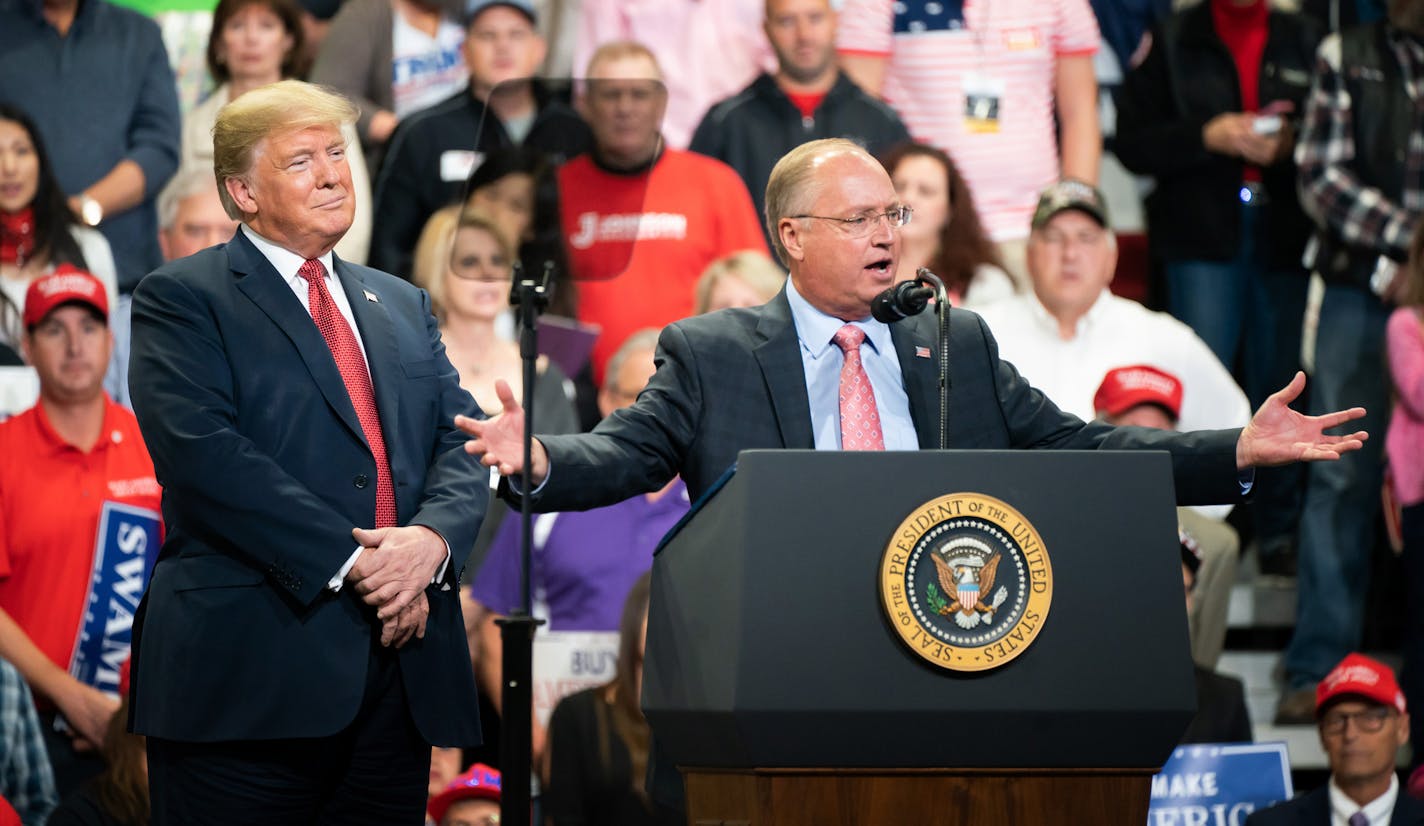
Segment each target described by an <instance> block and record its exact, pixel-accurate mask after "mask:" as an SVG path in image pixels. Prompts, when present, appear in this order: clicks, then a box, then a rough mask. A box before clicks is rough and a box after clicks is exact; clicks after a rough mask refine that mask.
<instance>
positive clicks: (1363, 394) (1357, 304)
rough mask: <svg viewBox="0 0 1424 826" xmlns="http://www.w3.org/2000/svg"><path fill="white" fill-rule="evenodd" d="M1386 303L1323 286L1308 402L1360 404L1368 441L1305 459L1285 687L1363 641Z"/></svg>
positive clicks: (1384, 395)
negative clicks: (1331, 455) (1332, 457)
mask: <svg viewBox="0 0 1424 826" xmlns="http://www.w3.org/2000/svg"><path fill="white" fill-rule="evenodd" d="M1388 317H1389V308H1388V307H1386V306H1385V305H1384V304H1383V303H1382V302H1381V301H1380V300H1379V299H1378V298H1376V297H1375V296H1374V295H1372V294H1370V293H1369V292H1368V291H1366V290H1363V289H1359V288H1357V287H1348V286H1334V285H1332V286H1327V287H1326V288H1325V300H1324V302H1322V304H1321V307H1320V328H1319V333H1318V337H1317V343H1316V346H1315V376H1314V380H1313V382H1312V384H1313V393H1312V395H1311V411H1312V412H1313V413H1315V414H1320V413H1325V412H1328V411H1335V410H1343V409H1345V408H1349V407H1356V406H1361V407H1364V408H1365V410H1366V411H1367V413H1366V415H1365V417H1364V418H1363V419H1360V420H1357V421H1354V422H1351V423H1350V424H1349V425H1347V426H1346V428H1345V431H1346V432H1351V431H1355V430H1367V431H1369V433H1370V439H1369V440H1368V441H1366V442H1365V446H1364V449H1362V450H1358V451H1355V452H1354V453H1347V454H1345V456H1344V457H1343V458H1341V459H1340V460H1339V461H1336V462H1315V463H1313V464H1311V465H1310V466H1309V470H1308V472H1307V485H1306V493H1305V505H1304V512H1303V515H1302V517H1301V521H1300V571H1299V578H1298V580H1297V587H1298V591H1297V600H1298V601H1297V604H1296V612H1295V616H1296V621H1295V633H1294V634H1292V635H1291V641H1290V645H1289V646H1287V648H1286V654H1285V668H1286V677H1287V680H1288V682H1289V687H1290V688H1292V689H1296V688H1304V687H1306V686H1309V685H1310V684H1312V683H1315V682H1318V681H1319V680H1320V679H1321V678H1322V677H1324V676H1325V675H1326V674H1327V673H1329V671H1330V669H1331V668H1334V667H1335V664H1336V663H1338V662H1339V661H1340V660H1341V659H1342V658H1344V656H1345V655H1346V654H1348V653H1350V652H1351V651H1354V650H1355V649H1356V648H1358V647H1359V644H1360V634H1361V631H1362V629H1363V628H1364V614H1365V605H1364V601H1365V591H1366V589H1367V587H1368V586H1369V573H1370V555H1371V553H1373V551H1374V545H1375V521H1376V519H1377V517H1378V515H1379V504H1380V481H1381V477H1382V470H1383V468H1382V461H1381V454H1382V452H1383V447H1384V432H1385V423H1386V421H1387V417H1388V410H1389V393H1388V379H1387V378H1386V376H1385V366H1384V328H1385V321H1386V319H1388Z"/></svg>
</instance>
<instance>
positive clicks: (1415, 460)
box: [1384, 307, 1424, 505]
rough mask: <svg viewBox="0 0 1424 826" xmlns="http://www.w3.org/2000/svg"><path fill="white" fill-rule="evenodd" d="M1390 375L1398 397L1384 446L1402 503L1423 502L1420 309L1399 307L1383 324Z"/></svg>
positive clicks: (1423, 344)
mask: <svg viewBox="0 0 1424 826" xmlns="http://www.w3.org/2000/svg"><path fill="white" fill-rule="evenodd" d="M1385 344H1386V346H1387V347H1388V348H1389V374H1390V378H1391V379H1393V380H1394V389H1395V392H1396V393H1397V394H1398V398H1397V399H1396V401H1395V403H1394V411H1393V412H1392V413H1390V416H1389V432H1388V433H1387V434H1386V435H1385V439H1384V449H1385V453H1386V454H1387V455H1388V456H1389V467H1390V472H1391V473H1393V474H1394V485H1395V491H1396V493H1397V494H1398V496H1399V501H1400V504H1402V505H1417V504H1419V503H1420V502H1424V327H1421V323H1420V320H1419V311H1418V310H1417V309H1415V308H1413V307H1400V308H1399V309H1397V310H1395V311H1394V313H1392V314H1391V315H1390V317H1389V324H1388V325H1387V326H1386V327H1385Z"/></svg>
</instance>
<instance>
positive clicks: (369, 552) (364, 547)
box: [346, 525, 447, 648]
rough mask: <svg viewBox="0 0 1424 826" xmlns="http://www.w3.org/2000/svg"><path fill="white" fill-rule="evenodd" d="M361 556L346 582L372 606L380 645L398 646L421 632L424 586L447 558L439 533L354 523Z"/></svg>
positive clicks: (427, 608) (425, 612)
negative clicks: (379, 629)
mask: <svg viewBox="0 0 1424 826" xmlns="http://www.w3.org/2000/svg"><path fill="white" fill-rule="evenodd" d="M351 536H352V538H354V539H355V540H356V541H357V542H358V543H360V545H361V555H360V556H359V557H357V558H356V564H355V565H352V566H351V570H350V571H348V572H347V573H346V584H347V585H348V586H349V587H351V588H354V589H356V593H357V594H359V595H360V597H361V599H362V601H364V602H365V603H366V604H367V605H372V606H375V607H376V619H379V620H380V621H381V645H385V646H395V647H396V648H400V647H401V646H403V645H405V644H406V643H408V642H410V640H411V639H412V638H424V637H425V621H426V619H427V618H428V617H429V616H430V601H429V599H428V598H427V597H426V596H425V589H426V588H427V587H428V586H429V585H430V581H431V580H432V579H433V578H434V577H435V574H436V572H438V571H439V570H440V566H441V565H442V564H443V563H444V562H445V556H446V553H447V549H446V547H445V540H444V539H442V538H441V537H440V534H438V533H436V532H435V531H433V530H431V529H430V528H427V527H425V526H424V525H408V526H406V527H403V528H375V529H372V530H368V529H365V528H354V529H353V530H352V531H351Z"/></svg>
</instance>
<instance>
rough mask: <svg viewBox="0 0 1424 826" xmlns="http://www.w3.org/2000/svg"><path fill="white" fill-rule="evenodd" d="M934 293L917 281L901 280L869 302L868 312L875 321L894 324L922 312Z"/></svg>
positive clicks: (931, 289)
mask: <svg viewBox="0 0 1424 826" xmlns="http://www.w3.org/2000/svg"><path fill="white" fill-rule="evenodd" d="M934 294H935V291H934V289H933V288H930V287H924V286H921V285H920V283H919V282H917V281H901V282H900V283H899V284H896V285H895V286H893V287H891V288H890V289H888V290H886V291H885V292H883V293H881V294H880V295H877V296H876V297H875V299H874V300H873V301H871V302H870V314H871V315H872V316H874V317H875V320H876V321H880V322H883V323H885V324H894V323H895V322H897V321H903V320H905V319H907V318H909V317H910V316H912V315H919V314H920V313H922V312H924V309H925V307H928V306H929V303H930V299H931V298H934Z"/></svg>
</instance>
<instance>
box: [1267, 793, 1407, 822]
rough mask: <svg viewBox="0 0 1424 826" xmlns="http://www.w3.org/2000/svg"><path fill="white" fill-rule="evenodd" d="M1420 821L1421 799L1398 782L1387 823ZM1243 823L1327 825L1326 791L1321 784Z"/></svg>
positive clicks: (1327, 802)
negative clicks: (1410, 793) (1392, 811)
mask: <svg viewBox="0 0 1424 826" xmlns="http://www.w3.org/2000/svg"><path fill="white" fill-rule="evenodd" d="M1420 824H1424V803H1420V802H1419V801H1417V800H1415V799H1414V798H1412V797H1410V796H1409V793H1408V792H1406V791H1405V790H1404V784H1403V783H1401V784H1399V797H1397V798H1396V799H1395V801H1394V813H1393V814H1392V815H1390V818H1389V826H1420ZM1246 826H1330V792H1329V789H1328V787H1326V786H1321V787H1320V788H1318V789H1316V790H1315V791H1313V792H1311V793H1310V794H1306V795H1302V796H1300V797H1297V798H1295V799H1294V800H1287V801H1286V802H1284V803H1277V804H1276V805H1274V806H1272V807H1271V808H1269V809H1262V810H1261V811H1259V812H1256V813H1255V814H1253V815H1251V816H1250V817H1248V818H1246Z"/></svg>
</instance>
